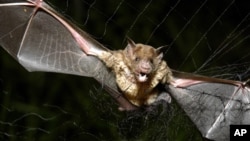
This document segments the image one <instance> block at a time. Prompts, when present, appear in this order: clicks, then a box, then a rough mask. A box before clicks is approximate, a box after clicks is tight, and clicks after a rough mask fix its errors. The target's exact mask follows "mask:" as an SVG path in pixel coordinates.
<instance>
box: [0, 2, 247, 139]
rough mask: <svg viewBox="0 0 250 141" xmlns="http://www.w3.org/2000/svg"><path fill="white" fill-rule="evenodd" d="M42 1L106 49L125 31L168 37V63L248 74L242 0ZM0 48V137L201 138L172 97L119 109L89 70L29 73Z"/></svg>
mask: <svg viewBox="0 0 250 141" xmlns="http://www.w3.org/2000/svg"><path fill="white" fill-rule="evenodd" d="M47 2H48V3H49V4H50V5H51V6H52V7H53V8H55V9H56V10H57V11H59V12H60V13H61V14H63V15H64V16H65V17H66V18H68V19H70V20H71V21H73V22H74V23H75V24H76V25H78V26H79V27H80V28H82V29H83V30H84V31H86V32H87V33H89V34H91V35H92V37H93V38H95V39H96V40H98V41H99V42H100V43H102V44H103V45H104V46H106V47H108V48H110V49H112V50H116V49H123V48H124V47H125V46H126V44H127V43H126V36H129V37H130V38H132V39H133V40H134V41H135V42H136V43H138V42H140V43H144V44H149V45H152V46H154V47H159V46H162V45H168V47H167V49H166V51H165V52H164V59H165V60H166V61H167V63H168V65H169V67H170V68H172V69H175V70H178V71H183V72H189V73H195V74H201V75H205V76H209V77H217V78H224V79H230V80H239V81H245V80H247V79H248V78H250V75H249V74H250V73H249V71H250V67H249V66H250V62H249V60H250V52H249V47H248V46H249V42H250V39H249V37H250V35H249V33H250V29H249V27H250V18H249V14H250V13H249V12H250V9H249V5H248V3H244V2H242V1H241V2H240V1H234V0H228V1H208V0H192V1H184V0H162V1H153V0H144V1H134V0H117V1H114V0H105V1H103V0H65V1H61V0H48V1H47ZM44 24H46V23H44ZM0 53H1V55H0V58H1V59H0V61H1V63H0V67H1V70H0V93H1V94H0V101H1V102H0V140H19V141H21V140H25V141H29V140H47V141H50V140H61V141H66V140H69V141H72V140H98V141H99V140H107V141H109V140H145V141H146V140H150V141H152V140H157V141H160V140H164V141H166V140H168V141H200V140H202V136H201V134H200V133H199V131H198V129H197V128H196V126H195V125H194V124H193V123H192V122H191V120H190V119H189V117H188V116H187V115H186V114H185V112H184V111H183V110H182V109H181V108H180V106H179V105H178V104H177V103H176V102H175V101H173V103H171V104H170V105H164V104H159V105H158V106H156V107H154V109H152V110H150V111H145V110H138V111H131V112H120V111H119V110H118V106H117V103H116V102H115V100H114V99H112V98H111V97H110V96H109V95H108V94H107V92H105V91H104V90H103V87H102V85H101V84H99V83H97V82H96V81H95V80H93V79H92V78H85V77H79V76H72V75H66V74H55V73H40V72H33V73H29V72H27V71H26V70H25V69H24V68H22V67H21V65H19V64H18V63H17V62H16V61H15V60H14V59H12V58H11V57H10V56H9V55H8V54H7V53H6V52H5V51H4V50H3V49H1V51H0Z"/></svg>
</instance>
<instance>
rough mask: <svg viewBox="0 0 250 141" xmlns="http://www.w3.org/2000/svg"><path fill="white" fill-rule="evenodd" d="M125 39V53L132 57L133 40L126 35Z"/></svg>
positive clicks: (134, 45)
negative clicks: (126, 43) (126, 42)
mask: <svg viewBox="0 0 250 141" xmlns="http://www.w3.org/2000/svg"><path fill="white" fill-rule="evenodd" d="M127 41H128V45H127V47H126V50H127V55H128V56H129V57H130V58H132V57H133V55H134V48H135V47H136V44H135V42H134V41H133V40H132V39H130V38H129V37H127Z"/></svg>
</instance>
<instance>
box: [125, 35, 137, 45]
mask: <svg viewBox="0 0 250 141" xmlns="http://www.w3.org/2000/svg"><path fill="white" fill-rule="evenodd" d="M127 41H128V46H131V47H135V46H136V44H135V42H134V41H133V40H132V39H131V38H129V37H127Z"/></svg>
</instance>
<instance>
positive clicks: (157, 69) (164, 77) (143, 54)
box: [98, 42, 172, 106]
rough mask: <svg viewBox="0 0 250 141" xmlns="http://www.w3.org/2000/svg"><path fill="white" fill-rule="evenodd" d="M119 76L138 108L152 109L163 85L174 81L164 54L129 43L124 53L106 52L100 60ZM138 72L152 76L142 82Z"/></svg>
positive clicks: (148, 47) (120, 84) (131, 100)
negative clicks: (158, 88) (147, 107)
mask: <svg viewBox="0 0 250 141" xmlns="http://www.w3.org/2000/svg"><path fill="white" fill-rule="evenodd" d="M98 57H99V58H100V59H101V60H102V61H103V62H105V63H106V65H107V66H108V67H109V68H111V69H112V70H113V71H114V73H115V75H116V83H117V85H118V87H119V88H120V90H121V91H122V92H123V94H124V95H125V97H126V98H127V99H128V100H129V101H130V102H131V103H133V104H134V105H136V106H141V105H149V104H151V103H153V102H154V101H155V99H156V98H157V95H158V93H159V92H158V90H157V88H156V86H157V85H158V84H159V83H169V82H170V81H172V73H171V71H170V69H169V68H168V66H167V64H166V62H165V61H163V60H162V54H160V53H159V51H157V49H154V48H153V47H151V46H148V45H144V44H134V42H129V44H128V46H127V47H126V49H124V50H119V51H112V52H108V51H106V52H103V53H102V54H101V55H99V56H98ZM138 72H146V73H148V74H147V75H148V77H147V78H148V79H147V80H146V81H145V82H140V81H139V80H138V78H137V74H138Z"/></svg>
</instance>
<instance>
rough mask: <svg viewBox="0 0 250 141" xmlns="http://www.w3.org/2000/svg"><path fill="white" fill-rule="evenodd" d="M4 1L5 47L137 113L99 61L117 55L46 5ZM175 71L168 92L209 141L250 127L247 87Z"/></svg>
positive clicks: (0, 10) (1, 38)
mask: <svg viewBox="0 0 250 141" xmlns="http://www.w3.org/2000/svg"><path fill="white" fill-rule="evenodd" d="M0 2H1V3H0V15H1V18H0V27H1V28H0V45H1V46H2V47H3V48H4V49H5V50H6V51H7V52H8V53H9V54H11V56H12V57H14V58H15V59H16V60H17V61H18V62H19V63H20V64H21V65H22V66H24V67H25V68H26V69H27V70H28V71H46V72H57V73H66V74H74V75H80V76H86V77H92V78H94V79H96V80H97V81H98V82H100V83H101V84H102V85H103V86H104V88H105V89H106V90H107V91H108V92H109V94H110V95H111V96H112V97H114V98H115V99H116V100H117V102H118V103H119V106H120V107H122V108H123V109H124V110H134V109H137V106H134V105H133V104H131V103H130V102H129V101H128V100H127V98H126V97H125V96H124V95H123V94H121V92H120V91H119V88H118V87H117V83H116V77H115V75H114V73H113V72H111V71H110V70H109V69H108V68H107V66H106V64H104V63H103V62H102V61H101V60H100V59H98V58H97V57H95V56H98V55H99V54H102V53H103V52H108V53H110V52H112V51H110V50H108V49H107V48H105V47H104V46H103V45H101V44H100V43H98V42H97V41H95V40H94V39H93V38H91V37H90V36H89V35H88V34H87V33H85V32H84V31H82V30H80V29H79V28H77V27H76V26H74V25H73V24H72V23H71V22H69V21H68V20H66V19H65V18H64V17H62V16H61V15H60V14H58V13H57V12H56V11H55V10H53V9H52V8H51V7H50V6H49V5H47V4H46V3H45V2H43V1H42V0H27V1H23V0H0ZM45 23H46V24H45ZM47 25H50V26H47ZM51 27H53V28H51ZM82 50H84V51H82ZM157 56H159V54H158V55H157ZM171 72H172V77H173V81H171V82H169V81H167V83H165V91H166V92H167V93H169V94H170V95H171V96H172V97H173V98H174V99H175V100H176V101H177V102H178V103H179V104H180V106H181V107H182V108H183V109H184V111H185V112H186V113H187V115H188V116H189V117H190V119H191V120H192V121H193V122H194V123H195V125H196V126H197V128H198V129H199V131H200V132H201V134H202V135H203V136H204V137H206V138H209V139H213V140H229V125H230V124H250V113H249V98H250V90H249V89H250V88H249V86H248V85H247V83H243V82H238V81H231V80H223V79H216V78H209V77H204V76H198V75H193V74H188V73H183V72H177V71H174V70H171ZM140 75H141V79H142V80H143V79H146V78H145V77H148V76H145V75H147V74H146V73H145V72H140ZM107 80H108V81H107Z"/></svg>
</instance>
